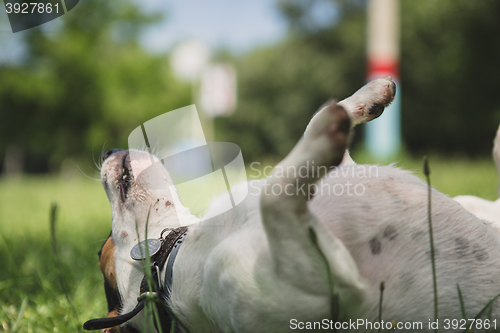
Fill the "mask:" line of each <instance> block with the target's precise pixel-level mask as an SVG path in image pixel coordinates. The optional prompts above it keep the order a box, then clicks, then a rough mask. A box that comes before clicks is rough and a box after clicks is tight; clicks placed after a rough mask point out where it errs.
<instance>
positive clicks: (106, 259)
mask: <svg viewBox="0 0 500 333" xmlns="http://www.w3.org/2000/svg"><path fill="white" fill-rule="evenodd" d="M99 268H100V269H101V272H102V274H103V275H104V279H106V280H107V281H108V283H109V284H110V286H111V288H113V289H114V290H116V291H118V286H117V284H116V272H115V242H114V241H113V238H112V237H109V238H108V240H107V241H106V243H104V245H103V246H102V249H101V257H100V258H99Z"/></svg>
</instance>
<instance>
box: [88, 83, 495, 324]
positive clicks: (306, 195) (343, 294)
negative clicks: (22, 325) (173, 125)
mask: <svg viewBox="0 0 500 333" xmlns="http://www.w3.org/2000/svg"><path fill="white" fill-rule="evenodd" d="M394 94H395V85H394V83H393V82H392V80H391V79H390V78H389V77H388V78H385V79H378V80H375V81H372V82H370V83H368V84H367V85H366V86H365V87H363V88H362V89H360V90H359V91H358V92H356V93H355V94H354V95H353V96H351V97H349V98H347V99H346V100H344V101H341V102H339V103H335V102H331V103H329V104H328V105H327V106H326V107H324V108H323V109H321V110H320V112H319V113H317V114H316V116H315V117H314V118H313V119H312V120H311V123H310V124H309V126H308V128H307V131H306V133H305V134H304V136H303V137H302V138H301V139H300V141H299V142H298V143H297V145H296V146H295V147H294V148H293V150H292V151H291V152H290V154H289V155H288V156H287V157H286V158H285V159H284V160H283V161H281V162H280V163H279V164H278V165H277V166H276V167H275V169H274V171H273V172H272V174H271V175H270V176H269V177H268V178H267V179H263V180H257V181H253V182H252V183H251V184H250V185H251V186H249V187H248V188H249V189H250V193H249V194H248V196H247V198H246V199H245V201H244V202H242V203H241V204H239V205H238V206H236V208H234V209H232V210H230V211H228V212H226V213H224V214H222V215H219V216H217V217H216V218H215V219H216V220H215V222H214V221H213V220H210V224H209V225H206V223H205V222H200V223H195V224H192V223H193V222H196V221H197V219H196V217H195V216H193V215H191V213H190V212H189V210H188V209H183V208H182V203H181V201H180V200H179V197H178V196H177V193H175V192H171V191H167V190H162V189H148V188H150V186H148V182H152V181H153V180H154V181H155V182H158V181H162V182H164V185H165V188H168V185H169V184H171V180H170V177H169V175H168V173H167V172H166V170H165V169H164V168H162V167H160V166H161V164H160V163H156V164H155V165H157V166H158V167H156V168H149V169H148V170H147V172H146V171H144V173H147V174H146V175H145V176H144V177H142V178H141V179H135V178H134V177H133V176H132V174H133V173H132V172H131V171H132V170H134V174H139V173H140V172H141V171H143V170H145V168H146V167H147V166H149V165H151V158H154V157H152V156H151V155H149V154H148V153H146V152H143V153H138V154H142V155H140V156H142V159H141V158H138V159H133V160H131V159H130V154H129V152H128V151H114V150H113V151H109V152H107V153H106V154H105V157H104V163H103V165H102V170H101V178H102V182H103V185H104V188H105V191H106V194H107V196H108V198H109V201H110V204H111V207H112V233H111V236H110V238H109V239H108V241H107V242H106V243H105V245H104V246H103V248H102V251H101V256H100V267H101V269H102V271H103V274H104V276H105V281H106V282H105V284H106V295H107V297H108V305H109V311H110V313H109V314H108V317H110V318H113V317H114V318H120V317H116V316H118V315H122V316H123V315H124V314H130V313H131V314H134V315H135V316H132V317H131V318H128V317H127V318H125V319H127V321H126V322H125V323H123V324H121V322H120V324H121V325H120V326H115V327H113V328H110V329H107V331H109V332H139V331H140V332H149V331H155V327H154V326H152V324H151V323H150V322H149V321H148V318H147V316H146V315H145V314H144V311H134V308H136V309H137V306H138V296H139V295H140V293H141V292H142V291H140V290H141V283H142V281H143V280H144V278H143V276H144V274H145V271H144V269H143V268H142V267H143V265H142V263H141V262H138V261H134V260H133V259H131V257H130V252H131V249H132V248H133V247H134V246H135V245H136V244H137V243H138V241H139V239H141V240H143V239H145V238H146V235H145V234H144V229H145V223H146V221H147V223H148V237H149V238H151V237H153V238H158V237H160V234H161V233H162V231H163V230H164V226H165V224H166V221H169V220H170V219H176V218H177V219H178V220H179V223H180V225H189V227H188V228H187V230H188V232H187V234H185V233H183V232H184V230H182V232H180V233H183V234H182V235H183V236H182V237H185V239H184V240H183V242H182V246H180V245H179V247H178V248H177V249H178V252H176V253H177V255H176V258H175V262H173V268H172V270H171V274H172V278H171V279H169V278H165V276H168V272H167V273H166V272H165V271H166V270H168V264H167V265H165V266H167V268H165V266H163V268H162V269H161V272H160V273H159V274H158V276H159V277H160V282H159V283H160V284H166V285H168V287H166V288H164V289H163V294H167V295H166V296H165V297H163V298H162V297H160V299H161V302H163V305H164V306H163V307H161V306H159V307H158V312H159V313H160V316H161V315H162V313H163V315H166V316H170V317H171V318H174V319H173V320H174V321H175V322H176V323H177V327H176V329H175V330H176V331H183V332H193V333H194V332H289V331H296V330H300V329H309V330H310V331H311V330H316V331H321V330H325V329H331V331H351V332H353V331H359V332H362V331H378V327H380V325H381V324H382V321H383V324H382V325H383V328H384V329H386V328H389V326H388V325H389V324H390V325H391V327H392V326H394V327H396V328H397V329H396V330H397V331H408V332H410V331H418V330H424V331H431V330H432V329H434V328H435V326H429V325H431V324H433V323H434V322H435V320H434V316H435V312H434V307H433V304H434V296H435V294H434V292H433V273H432V255H431V250H430V245H429V227H428V187H427V185H426V184H425V183H423V182H422V181H421V180H420V179H419V178H417V177H415V176H413V175H412V174H410V173H409V172H406V171H403V170H400V169H397V168H394V167H392V166H381V167H377V166H365V165H355V164H352V162H351V161H350V158H348V157H346V158H347V159H349V161H348V162H349V164H351V165H344V166H342V165H340V166H339V164H341V161H342V159H343V156H344V154H346V146H347V143H348V137H349V133H350V130H351V124H352V125H355V124H357V123H360V122H364V121H369V120H371V119H373V118H376V117H377V116H379V115H380V114H381V113H382V111H383V108H384V107H385V106H387V105H388V104H389V103H390V102H391V101H392V100H393V98H394ZM346 156H348V155H346ZM301 167H303V168H304V167H305V168H307V170H308V173H307V175H306V176H304V175H303V174H302V175H300V176H299V175H298V174H296V173H294V172H290V173H284V172H283V170H298V169H299V168H301ZM314 168H316V170H313V169H314ZM327 169H328V172H325V170H327ZM302 188H306V189H307V191H302V190H301V189H302ZM272 189H282V191H278V190H275V191H273V190H272ZM287 190H288V192H287ZM278 192H279V193H278ZM217 204H218V201H217V199H215V200H214V203H213V204H212V205H215V206H216V205H217ZM174 206H175V208H176V209H174ZM432 221H433V225H434V229H433V236H434V243H435V265H436V268H437V274H436V281H437V290H438V296H439V303H438V310H439V313H438V318H439V321H438V322H437V324H438V325H439V331H440V332H451V331H457V330H459V329H460V330H463V328H465V326H463V322H461V321H460V320H461V319H463V311H462V310H461V305H462V304H463V306H464V309H463V310H464V311H465V313H466V318H471V319H472V318H475V316H476V315H478V314H480V312H481V310H483V309H484V308H485V306H486V305H487V304H488V302H490V301H491V300H492V299H493V298H494V297H495V296H496V295H497V294H498V293H500V280H499V278H498V277H499V276H500V265H498V260H499V259H500V234H499V232H498V231H497V230H496V229H494V228H493V227H492V226H491V225H489V224H488V223H485V222H484V221H481V220H480V219H478V218H476V217H475V216H474V215H473V214H471V213H469V212H468V211H467V210H465V209H463V208H462V207H461V206H460V205H459V204H458V203H457V202H455V201H454V200H452V199H450V198H449V197H447V196H446V195H444V194H441V193H439V192H438V191H435V190H432ZM190 224H192V225H190ZM136 226H137V228H136ZM137 232H138V234H137ZM180 233H179V234H180ZM151 235H153V236H151ZM176 237H181V236H176ZM175 239H177V238H175ZM171 255H172V254H171ZM171 267H172V266H171ZM166 280H169V281H166ZM381 286H385V288H383V295H382V290H381ZM457 286H459V287H460V289H461V295H462V297H461V298H460V297H459V293H458V291H457ZM141 298H142V297H141ZM141 298H139V299H141ZM462 301H463V303H462ZM167 310H168V311H167ZM135 312H138V313H137V314H136V313H135ZM166 312H168V313H167V314H165V313H166ZM480 318H481V319H482V322H481V325H482V326H481V327H479V326H473V329H474V331H484V328H485V327H486V326H485V323H486V321H488V323H489V324H488V325H489V326H488V327H489V328H494V325H496V329H498V328H499V326H500V322H499V321H498V320H497V319H498V318H500V304H498V301H495V302H492V304H490V306H489V307H488V309H487V310H486V311H484V314H481V317H480ZM122 319H123V318H122ZM123 320H124V319H123ZM123 320H122V321H123ZM452 320H457V321H452ZM494 320H496V322H495V323H494V322H493V321H494ZM112 323H113V324H116V322H112ZM155 323H156V324H157V325H156V327H158V326H162V330H163V332H169V331H170V330H169V328H167V327H165V325H161V323H160V324H159V321H156V322H155ZM368 323H370V324H371V326H370V325H369V324H368ZM377 323H378V327H377ZM408 323H413V326H411V327H409V326H407V324H408ZM415 323H417V326H415ZM418 323H420V325H421V326H418ZM457 323H458V324H460V325H462V326H460V327H458V326H453V325H454V324H457ZM477 323H478V322H474V324H475V325H476V324H477ZM468 324H470V322H469V323H468ZM398 325H399V326H398ZM401 325H402V326H401ZM405 325H406V326H405ZM434 325H435V324H434ZM108 326H109V322H108ZM174 326H175V324H174ZM98 327H101V328H102V327H103V326H99V325H94V324H92V325H90V324H89V325H88V326H87V328H88V329H89V328H90V329H92V328H98Z"/></svg>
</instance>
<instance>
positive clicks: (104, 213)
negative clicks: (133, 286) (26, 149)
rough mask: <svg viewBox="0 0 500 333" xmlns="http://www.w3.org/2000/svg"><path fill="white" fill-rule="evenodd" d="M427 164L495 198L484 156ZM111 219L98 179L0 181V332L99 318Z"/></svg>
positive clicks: (444, 186) (443, 183) (77, 326)
mask: <svg viewBox="0 0 500 333" xmlns="http://www.w3.org/2000/svg"><path fill="white" fill-rule="evenodd" d="M354 158H355V160H357V161H358V162H369V160H368V159H365V158H363V156H354ZM400 161H401V162H398V163H397V165H398V166H401V167H402V168H404V169H410V170H414V171H415V172H416V174H417V175H419V176H420V177H421V178H424V177H423V174H422V160H421V159H411V158H401V159H400ZM429 162H430V166H431V169H432V183H433V186H434V187H435V188H437V189H439V190H440V191H442V192H444V193H446V194H448V195H450V196H455V195H459V194H472V195H477V196H481V197H483V198H486V199H490V200H494V199H496V198H497V184H498V176H497V173H496V168H495V166H494V164H493V162H492V161H491V160H489V159H485V160H477V161H469V160H466V159H443V158H439V157H438V156H432V155H431V156H430V157H429ZM53 203H57V207H58V209H57V211H56V217H57V218H56V222H55V228H54V232H55V236H56V239H57V242H56V249H55V250H56V251H57V253H58V257H57V258H56V257H55V256H54V249H53V248H52V243H51V228H50V214H51V207H52V204H53ZM110 221H111V210H110V208H109V204H108V201H107V198H106V195H105V193H104V191H103V189H102V186H101V185H100V183H99V182H98V181H93V180H90V179H87V178H83V177H82V178H76V179H63V178H59V177H55V176H50V177H49V176H47V177H45V176H44V177H40V176H39V177H34V176H26V177H21V178H17V179H9V180H6V179H2V180H0V263H1V268H0V332H23V333H24V332H83V329H82V324H83V322H84V321H86V320H88V319H91V318H97V317H102V316H105V315H106V310H107V309H106V300H105V296H104V288H103V280H102V277H101V272H100V270H99V267H98V265H97V260H98V259H97V251H98V250H99V249H100V247H101V245H102V243H103V242H104V240H105V239H106V238H107V236H108V234H109V231H110V228H111V223H110ZM65 289H67V296H68V298H66V294H65V292H64V290H65ZM492 296H494V295H492Z"/></svg>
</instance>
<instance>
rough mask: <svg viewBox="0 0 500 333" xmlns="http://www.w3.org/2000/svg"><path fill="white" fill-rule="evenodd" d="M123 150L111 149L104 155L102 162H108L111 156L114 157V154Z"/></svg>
mask: <svg viewBox="0 0 500 333" xmlns="http://www.w3.org/2000/svg"><path fill="white" fill-rule="evenodd" d="M122 150H123V149H118V148H113V149H110V150H108V151H107V152H105V153H104V154H102V160H103V161H106V159H107V158H108V157H110V156H111V155H113V154H114V153H116V152H119V151H122Z"/></svg>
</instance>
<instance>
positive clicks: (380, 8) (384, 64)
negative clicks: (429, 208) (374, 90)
mask: <svg viewBox="0 0 500 333" xmlns="http://www.w3.org/2000/svg"><path fill="white" fill-rule="evenodd" d="M367 26H368V38H367V41H368V48H367V49H368V81H371V80H374V79H377V78H380V77H386V76H391V77H392V80H393V81H394V82H395V83H396V85H397V93H396V98H395V100H394V102H392V104H391V105H390V106H389V107H388V108H386V110H385V111H384V113H383V115H382V116H381V117H380V118H378V119H377V120H375V121H372V122H369V123H367V124H366V135H365V144H366V147H367V149H368V152H369V153H370V154H371V155H372V156H373V157H375V158H377V159H379V160H388V159H390V158H393V157H394V156H395V155H396V154H397V153H398V152H399V150H400V148H401V84H400V81H399V0H369V1H368V24H367Z"/></svg>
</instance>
